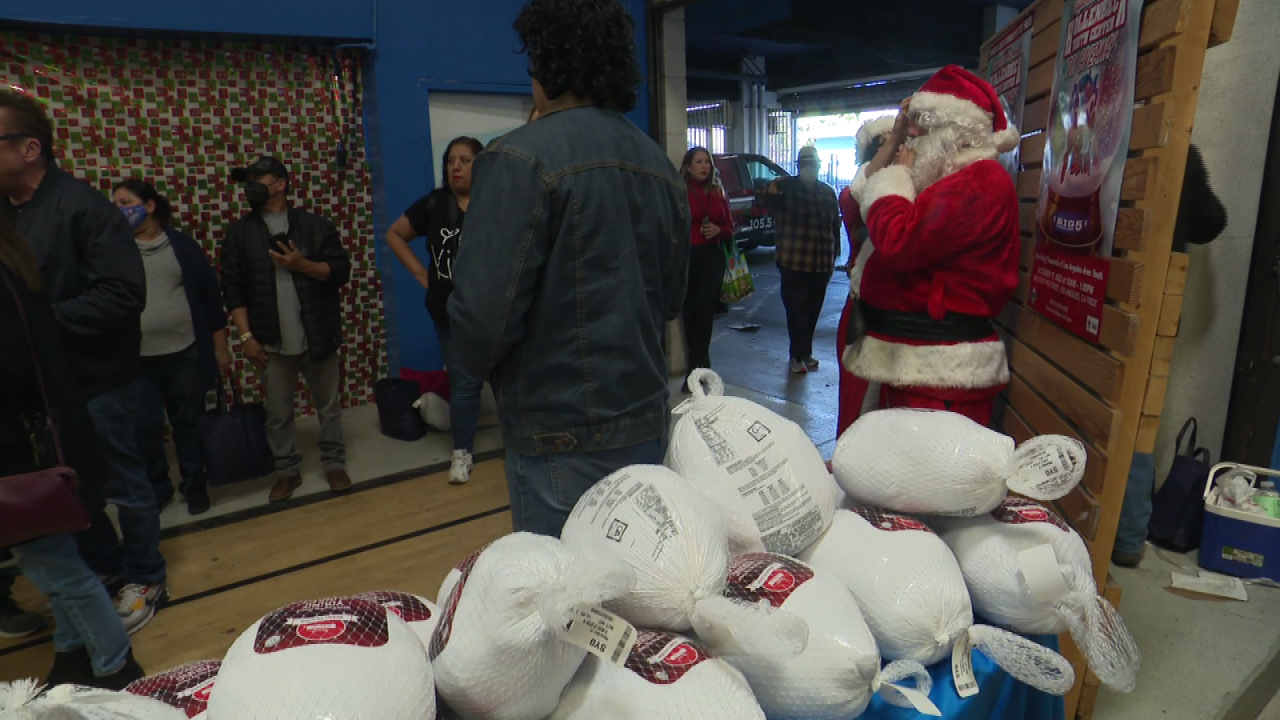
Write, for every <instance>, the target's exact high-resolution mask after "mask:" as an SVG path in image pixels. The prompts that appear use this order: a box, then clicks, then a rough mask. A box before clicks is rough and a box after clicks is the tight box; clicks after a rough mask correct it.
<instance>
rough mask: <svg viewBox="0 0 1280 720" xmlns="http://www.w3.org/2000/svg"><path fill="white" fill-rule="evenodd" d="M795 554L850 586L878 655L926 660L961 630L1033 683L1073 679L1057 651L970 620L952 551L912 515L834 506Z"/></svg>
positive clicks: (1048, 687) (1063, 684) (1063, 687)
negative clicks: (826, 524) (816, 534)
mask: <svg viewBox="0 0 1280 720" xmlns="http://www.w3.org/2000/svg"><path fill="white" fill-rule="evenodd" d="M801 559H802V560H804V561H805V562H807V563H809V564H810V565H812V566H813V567H814V568H816V569H817V570H818V571H819V572H829V573H831V574H832V575H833V576H835V577H836V578H838V579H839V580H840V581H842V582H843V583H844V585H845V587H847V588H849V590H850V591H852V593H853V596H854V599H855V600H857V603H858V607H859V608H861V610H862V615H863V617H864V618H866V620H867V626H868V627H870V628H871V634H872V635H873V636H874V637H875V639H876V643H877V644H878V645H879V647H880V654H881V655H882V656H883V657H885V658H886V659H889V660H914V661H916V662H919V663H921V664H923V665H926V666H927V665H932V664H933V663H935V662H938V661H939V660H942V659H943V658H944V657H946V656H947V655H948V654H950V653H951V652H952V648H953V646H954V645H955V643H956V642H957V641H961V640H964V639H965V637H966V635H967V637H968V638H969V639H971V640H972V641H973V644H974V645H977V646H978V647H979V648H980V649H981V650H982V651H983V653H984V654H986V655H987V657H989V658H991V660H992V661H993V662H995V663H996V664H997V665H999V666H1000V667H1001V668H1003V669H1004V670H1005V671H1006V672H1008V673H1009V674H1010V675H1012V676H1013V677H1014V678H1016V679H1017V680H1020V681H1022V682H1024V683H1026V684H1028V685H1030V686H1032V687H1034V688H1036V689H1039V690H1043V691H1044V692H1047V693H1051V694H1054V695H1062V694H1063V693H1065V692H1067V690H1070V689H1071V685H1072V683H1073V682H1074V681H1075V673H1074V671H1073V670H1072V669H1071V665H1070V664H1069V663H1068V662H1067V661H1066V660H1064V659H1063V658H1062V656H1061V655H1059V654H1058V653H1056V652H1053V651H1052V650H1049V649H1047V648H1045V647H1043V646H1041V645H1038V644H1036V643H1034V642H1032V641H1030V640H1028V639H1026V638H1024V637H1021V636H1018V635H1014V634H1013V633H1010V632H1007V631H1005V630H1000V629H998V628H994V627H989V626H986V625H974V624H973V607H972V606H971V605H970V600H969V592H968V590H967V589H966V588H965V583H964V576H963V575H962V574H961V572H960V567H959V566H958V565H957V564H956V559H955V556H953V555H952V554H951V550H950V549H949V548H948V547H947V545H946V543H944V542H942V539H941V538H939V537H938V536H937V535H936V534H934V532H933V531H932V530H931V529H929V527H928V526H927V525H925V524H924V523H922V522H920V521H919V520H917V519H915V518H912V517H908V516H906V515H899V514H896V513H891V512H886V511H882V510H875V509H871V508H858V509H856V510H838V511H836V516H835V519H834V520H833V522H832V524H831V529H830V530H828V531H827V534H826V535H824V536H823V537H822V539H821V540H819V541H818V542H816V543H814V545H813V547H811V548H809V549H808V550H807V551H806V552H805V553H804V554H803V555H802V557H801Z"/></svg>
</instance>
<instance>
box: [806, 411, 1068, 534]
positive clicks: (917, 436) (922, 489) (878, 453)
mask: <svg viewBox="0 0 1280 720" xmlns="http://www.w3.org/2000/svg"><path fill="white" fill-rule="evenodd" d="M1085 459H1086V457H1085V450H1084V446H1083V445H1081V444H1080V443H1079V442H1078V441H1076V440H1074V439H1072V438H1069V437H1064V436H1062V435H1041V436H1039V437H1034V438H1031V439H1030V440H1028V441H1027V442H1025V443H1023V444H1022V445H1020V446H1017V447H1015V445H1014V442H1013V438H1010V437H1008V436H1007V435H1001V434H1000V433H998V432H995V431H994V430H989V429H987V428H985V427H982V426H981V425H979V424H977V423H975V422H974V421H972V420H970V419H969V418H966V417H964V416H963V415H957V414H955V413H949V412H934V411H927V410H904V409H894V410H879V411H876V412H871V413H867V414H865V415H863V416H862V417H860V418H858V420H857V421H855V422H854V423H853V425H851V426H849V428H848V429H847V430H845V432H844V434H843V435H841V436H840V440H839V441H838V442H837V443H836V449H835V453H834V455H833V456H832V458H831V465H832V468H833V469H834V470H835V475H836V482H838V483H839V484H840V487H841V488H843V489H844V491H845V492H846V493H848V495H849V497H850V498H852V499H853V500H854V501H855V502H857V503H859V504H862V505H869V506H872V507H879V508H885V509H888V510H893V511H896V512H905V513H923V514H927V515H962V516H970V515H979V514H982V513H986V512H990V511H991V510H993V509H994V508H995V507H996V506H997V505H999V504H1000V501H1001V500H1004V498H1005V496H1006V494H1007V492H1008V491H1009V490H1013V491H1015V492H1018V493H1020V494H1022V495H1025V496H1027V497H1031V498H1035V499H1037V500H1056V499H1058V498H1060V497H1062V496H1064V495H1066V494H1067V493H1069V492H1071V490H1072V489H1073V488H1075V486H1076V485H1077V484H1078V483H1079V482H1080V478H1081V477H1083V476H1084V466H1085Z"/></svg>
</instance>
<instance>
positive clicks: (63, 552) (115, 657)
mask: <svg viewBox="0 0 1280 720" xmlns="http://www.w3.org/2000/svg"><path fill="white" fill-rule="evenodd" d="M13 552H14V556H15V557H17V558H18V567H20V568H22V572H23V573H24V574H26V576H27V577H28V578H30V579H31V584H33V585H35V586H36V589H38V590H40V592H42V593H44V594H45V595H48V596H49V601H50V603H51V604H52V605H53V617H54V620H55V621H56V622H57V626H56V627H55V628H54V631H53V647H54V649H55V650H56V651H58V652H70V651H72V650H79V649H80V648H85V649H87V650H88V651H89V659H90V661H91V662H92V663H93V674H94V675H97V676H99V677H102V676H105V675H110V674H112V673H114V672H116V671H118V670H120V668H122V667H124V663H125V657H126V656H127V655H128V654H129V636H128V634H126V633H125V630H124V625H123V624H121V622H120V617H119V616H118V615H117V614H116V608H115V605H113V604H112V603H111V598H110V597H109V596H108V595H107V590H106V588H105V587H103V585H102V582H101V581H100V580H98V578H97V576H96V575H94V574H93V573H92V572H91V571H90V570H89V568H88V566H87V565H85V563H84V560H82V559H81V558H80V553H79V551H78V550H77V549H76V542H75V540H74V539H73V538H72V537H71V536H70V535H65V534H64V535H50V536H49V537H44V538H40V539H39V540H32V541H31V542H27V543H23V544H22V545H18V546H17V547H15V548H14V549H13Z"/></svg>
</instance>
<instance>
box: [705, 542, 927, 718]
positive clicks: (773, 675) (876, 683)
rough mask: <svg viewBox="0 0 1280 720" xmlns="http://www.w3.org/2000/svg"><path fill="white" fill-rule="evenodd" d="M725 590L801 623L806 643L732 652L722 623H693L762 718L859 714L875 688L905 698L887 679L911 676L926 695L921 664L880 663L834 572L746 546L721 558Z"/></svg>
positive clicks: (851, 600)
mask: <svg viewBox="0 0 1280 720" xmlns="http://www.w3.org/2000/svg"><path fill="white" fill-rule="evenodd" d="M724 594H725V596H726V597H729V598H733V599H735V600H739V601H742V602H747V603H752V604H756V603H766V604H768V605H771V606H772V607H775V608H782V609H785V610H786V611H788V612H790V613H792V614H793V615H795V616H797V617H799V618H800V619H801V620H804V621H806V622H807V623H808V625H809V643H808V645H807V646H806V647H805V649H804V651H803V652H802V653H800V654H799V655H798V656H794V657H789V656H786V655H783V654H780V653H776V652H773V653H759V654H739V653H738V651H737V649H736V648H735V647H734V646H733V645H734V644H733V640H732V637H726V636H725V634H724V633H723V631H722V628H719V627H716V626H714V625H711V626H705V625H702V624H698V625H697V626H696V627H695V630H696V632H697V634H698V637H699V638H701V639H702V640H703V641H704V642H706V643H707V645H708V647H710V648H711V650H712V652H715V653H717V654H720V655H721V656H722V657H724V658H725V660H726V661H727V662H729V663H730V664H731V665H733V666H734V667H736V668H738V669H739V670H741V671H742V673H743V674H744V675H745V676H746V678H747V682H748V683H750V685H751V689H752V690H753V691H754V692H755V695H756V700H757V701H759V703H760V706H761V707H762V708H763V709H764V712H765V715H767V716H768V717H769V718H770V720H791V719H795V720H800V719H804V720H843V719H844V718H852V717H857V716H858V715H860V714H861V713H862V712H863V711H864V710H866V708H867V704H868V703H870V702H871V696H872V695H873V694H874V693H876V692H877V691H879V692H880V693H881V695H883V696H884V698H885V699H886V700H888V701H889V702H891V703H893V704H895V705H901V706H903V707H911V706H912V704H911V702H910V701H908V700H906V699H905V698H904V696H903V695H902V694H901V693H899V692H897V691H896V688H895V687H893V686H892V684H893V683H899V682H901V681H902V680H904V679H906V678H914V680H915V683H914V686H915V687H914V689H915V690H917V691H919V692H920V693H922V694H923V695H926V696H927V695H928V694H929V690H930V688H931V687H932V684H933V681H932V678H930V676H929V673H928V672H927V671H926V670H925V668H924V666H923V665H921V664H920V663H918V662H914V661H909V660H907V661H900V662H897V663H893V664H891V665H890V666H889V667H887V668H885V670H884V672H883V673H882V672H881V669H880V651H879V649H878V648H877V647H876V641H875V639H874V638H873V637H872V635H871V630H870V629H869V628H868V627H867V623H866V621H865V620H863V618H862V612H861V611H860V610H859V609H858V603H857V602H856V601H855V600H854V598H853V595H852V594H851V593H850V592H849V589H848V588H846V587H845V586H844V585H843V584H842V583H841V582H840V581H839V580H838V579H836V577H835V576H833V575H831V574H830V573H828V572H824V571H819V570H815V569H814V568H812V567H810V566H809V565H806V564H805V563H803V562H801V561H799V560H796V559H794V558H791V557H787V556H785V555H779V554H774V553H751V554H747V555H740V556H738V557H736V558H734V560H733V562H732V563H730V565H729V577H728V582H727V585H726V587H725V591H724Z"/></svg>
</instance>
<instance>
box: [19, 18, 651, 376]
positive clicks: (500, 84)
mask: <svg viewBox="0 0 1280 720" xmlns="http://www.w3.org/2000/svg"><path fill="white" fill-rule="evenodd" d="M622 1H623V4H624V5H626V6H627V7H629V8H630V9H631V12H632V15H633V17H634V18H635V21H636V27H637V31H638V35H637V38H636V47H637V48H638V51H639V53H640V56H641V57H640V59H641V68H642V70H645V71H647V70H648V66H647V63H645V62H644V59H645V53H646V50H647V40H646V38H645V34H644V33H645V0H622ZM524 2H525V0H482V1H481V2H469V3H457V2H448V1H444V0H272V1H271V2H262V0H172V1H171V2H160V3H144V4H138V3H123V4H121V3H108V2H103V0H42V1H41V2H39V3H32V2H21V3H19V2H14V3H8V2H6V3H5V5H4V7H3V9H0V19H5V20H16V21H21V22H31V23H40V24H49V25H77V26H85V27H101V28H107V29H112V30H123V29H127V30H155V31H180V32H201V33H222V34H229V35H239V36H272V37H277V38H279V37H294V38H307V37H309V38H325V39H339V40H343V41H349V42H357V43H370V42H371V43H373V44H374V45H376V50H373V51H372V54H371V55H370V57H369V60H368V61H367V63H366V66H365V70H366V73H365V78H366V86H365V87H366V105H365V131H366V139H367V141H368V143H369V157H370V162H371V163H372V166H373V177H374V193H373V196H374V223H375V227H374V232H375V238H368V239H366V240H365V241H366V242H373V241H374V240H375V239H376V242H377V247H378V253H377V257H378V267H379V270H380V271H381V273H382V278H383V298H384V301H385V306H386V309H387V323H386V326H387V332H388V341H389V342H388V347H389V350H390V359H391V365H392V372H393V373H395V372H396V371H397V370H398V369H399V368H400V367H402V366H404V367H412V368H417V369H421V370H431V369H437V368H439V367H441V362H440V352H439V344H438V343H437V342H436V337H435V331H434V327H433V325H432V323H431V319H430V317H429V316H428V315H427V312H426V309H425V308H424V307H423V304H422V303H423V296H424V294H425V292H424V291H423V289H422V287H421V286H420V285H418V283H417V281H415V280H414V279H413V277H412V276H411V275H409V274H408V273H407V272H405V271H404V269H403V268H402V267H400V265H399V263H398V262H396V260H395V258H394V256H392V254H391V252H390V251H389V250H388V249H387V248H386V242H385V240H384V238H385V237H386V232H387V227H388V226H389V225H390V223H391V222H392V221H394V220H395V218H397V217H399V215H400V213H402V212H404V210H405V208H407V207H409V205H410V204H412V203H413V201H414V200H416V199H418V198H419V197H421V196H422V195H424V194H426V193H427V192H428V191H429V190H430V189H431V188H432V187H433V186H434V184H435V182H436V178H435V173H434V171H433V167H434V166H435V164H436V162H437V161H436V160H435V159H433V158H431V157H430V154H431V128H430V123H429V116H428V103H429V100H430V94H431V92H432V91H442V90H443V91H449V92H477V93H506V94H520V95H528V94H529V93H530V92H531V89H530V84H529V76H528V73H527V72H526V68H527V63H526V60H525V58H524V56H522V55H518V54H516V52H515V50H516V49H517V48H518V46H519V43H518V41H517V39H516V34H515V31H514V30H512V28H511V23H512V22H513V21H514V20H515V18H516V15H517V14H518V13H519V11H520V8H521V7H522V6H523V5H524ZM646 81H647V78H646ZM640 97H641V105H640V106H639V107H637V108H636V110H635V112H633V113H632V114H631V119H632V121H633V122H635V123H636V125H638V126H639V127H640V128H641V129H644V130H647V129H648V118H649V114H648V113H649V110H648V93H647V91H644V90H642V92H641V95H640ZM415 245H418V246H420V245H421V243H420V242H419V243H415Z"/></svg>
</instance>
